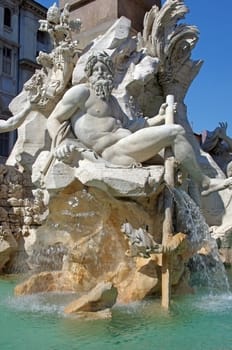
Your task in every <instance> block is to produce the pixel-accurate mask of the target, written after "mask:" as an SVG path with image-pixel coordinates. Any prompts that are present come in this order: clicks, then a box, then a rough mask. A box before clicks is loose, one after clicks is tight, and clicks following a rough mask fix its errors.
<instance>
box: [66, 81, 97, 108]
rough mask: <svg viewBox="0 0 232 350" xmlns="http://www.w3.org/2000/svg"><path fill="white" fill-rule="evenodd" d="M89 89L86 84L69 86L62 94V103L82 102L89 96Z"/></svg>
mask: <svg viewBox="0 0 232 350" xmlns="http://www.w3.org/2000/svg"><path fill="white" fill-rule="evenodd" d="M89 95H90V90H89V88H88V86H87V85H86V84H78V85H75V86H73V87H71V88H70V89H69V90H68V91H67V92H66V93H65V94H64V96H63V99H62V100H63V103H64V104H71V105H72V104H74V103H75V104H78V105H79V104H82V103H85V101H86V100H87V99H88V98H89Z"/></svg>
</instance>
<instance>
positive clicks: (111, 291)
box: [64, 282, 118, 314]
mask: <svg viewBox="0 0 232 350" xmlns="http://www.w3.org/2000/svg"><path fill="white" fill-rule="evenodd" d="M117 294H118V293H117V289H116V288H115V287H114V286H113V285H112V283H110V282H101V283H99V284H98V285H97V286H96V287H95V288H93V289H92V290H91V291H90V292H89V293H88V294H86V295H83V296H82V297H80V298H79V299H77V300H74V301H73V302H72V303H70V304H69V305H68V306H66V308H65V309H64V312H65V313H66V314H72V313H77V312H79V311H86V312H95V311H100V310H104V309H108V308H111V307H112V306H113V305H114V304H115V303H116V299H117Z"/></svg>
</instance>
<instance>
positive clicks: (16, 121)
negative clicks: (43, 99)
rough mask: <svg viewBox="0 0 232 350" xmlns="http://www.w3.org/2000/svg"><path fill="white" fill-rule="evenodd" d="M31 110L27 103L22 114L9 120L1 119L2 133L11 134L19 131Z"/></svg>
mask: <svg viewBox="0 0 232 350" xmlns="http://www.w3.org/2000/svg"><path fill="white" fill-rule="evenodd" d="M31 109H32V108H31V104H30V103H29V102H27V104H26V106H25V107H24V109H23V110H22V111H21V112H19V113H17V114H16V115H13V116H12V117H10V118H9V119H7V120H3V119H1V120H0V133H3V132H9V131H13V130H15V129H17V128H18V127H19V126H20V125H21V124H22V123H23V122H24V120H25V119H26V117H27V115H28V113H29V112H30V111H31Z"/></svg>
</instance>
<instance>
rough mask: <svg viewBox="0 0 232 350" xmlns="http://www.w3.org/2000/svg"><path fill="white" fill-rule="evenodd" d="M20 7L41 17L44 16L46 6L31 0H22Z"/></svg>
mask: <svg viewBox="0 0 232 350" xmlns="http://www.w3.org/2000/svg"><path fill="white" fill-rule="evenodd" d="M21 8H23V9H25V10H28V11H30V12H33V13H36V14H37V15H39V16H41V17H42V18H46V15H47V8H46V7H44V6H43V5H40V4H39V3H37V2H36V1H33V0H22V2H21Z"/></svg>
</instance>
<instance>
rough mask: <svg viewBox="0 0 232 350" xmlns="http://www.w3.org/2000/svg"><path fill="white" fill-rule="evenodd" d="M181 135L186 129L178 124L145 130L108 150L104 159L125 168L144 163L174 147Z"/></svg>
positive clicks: (104, 153)
mask: <svg viewBox="0 0 232 350" xmlns="http://www.w3.org/2000/svg"><path fill="white" fill-rule="evenodd" d="M180 133H181V134H184V129H183V128H182V127H181V126H180V125H177V124H174V125H161V126H154V127H148V128H144V129H141V130H138V131H136V132H135V133H133V134H131V135H129V136H126V137H124V138H122V139H121V140H119V141H118V142H116V143H115V144H114V145H112V146H110V147H108V148H106V149H105V150H104V151H103V152H102V157H103V158H104V159H106V160H107V161H109V162H111V163H113V164H118V165H123V166H126V165H127V166H130V165H133V164H134V163H139V162H144V161H146V160H148V159H150V158H151V157H153V156H155V155H156V154H158V153H159V152H160V151H161V150H162V149H163V148H165V147H167V146H173V144H174V140H175V138H176V136H177V135H178V134H180Z"/></svg>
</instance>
